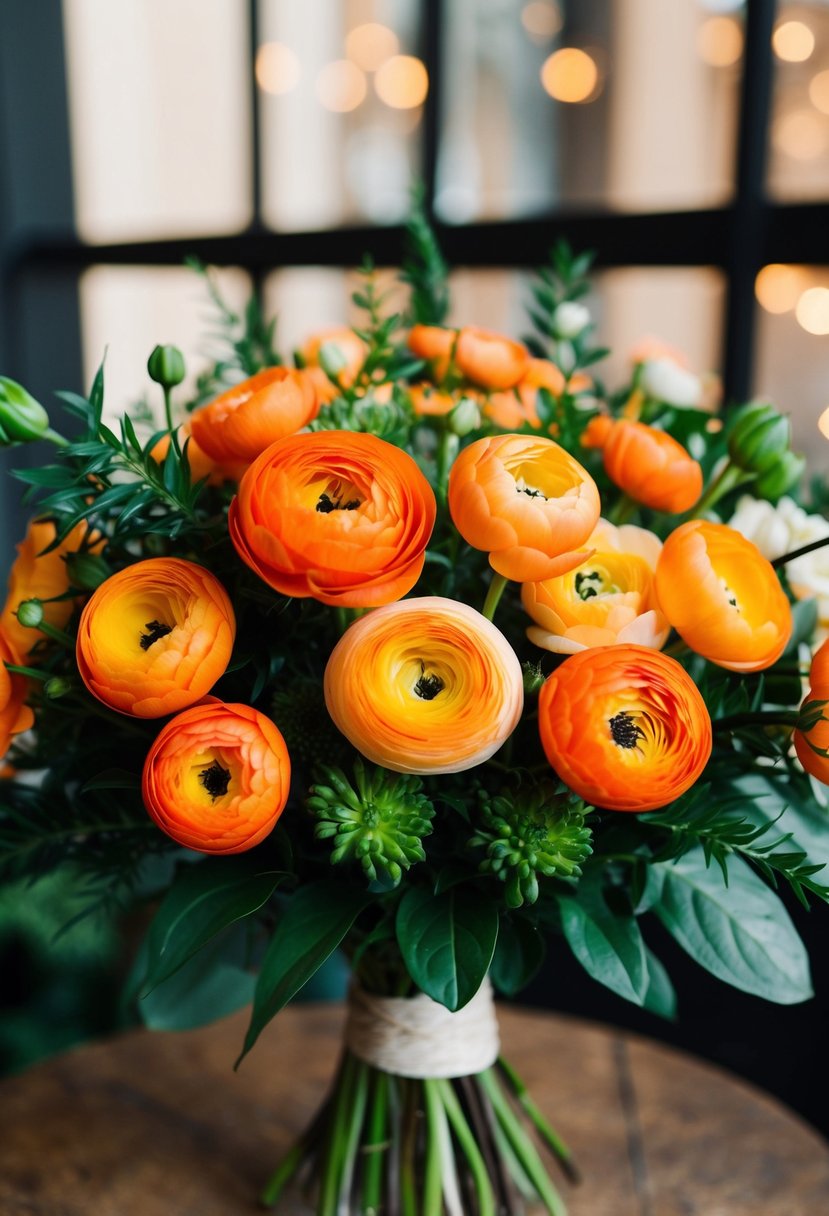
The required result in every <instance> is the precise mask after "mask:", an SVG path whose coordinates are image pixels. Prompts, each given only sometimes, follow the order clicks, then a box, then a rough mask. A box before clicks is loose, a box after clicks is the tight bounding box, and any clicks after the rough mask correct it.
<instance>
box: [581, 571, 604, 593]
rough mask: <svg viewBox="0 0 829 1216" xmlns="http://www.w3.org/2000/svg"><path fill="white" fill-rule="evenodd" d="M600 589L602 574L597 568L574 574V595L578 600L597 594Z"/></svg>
mask: <svg viewBox="0 0 829 1216" xmlns="http://www.w3.org/2000/svg"><path fill="white" fill-rule="evenodd" d="M601 589H602V576H601V575H600V574H599V572H598V571H597V570H590V571H589V572H588V573H586V574H577V575H576V595H577V596H578V597H579V599H580V600H589V599H591V598H592V597H593V596H594V595H598V594H599V592H600V591H601Z"/></svg>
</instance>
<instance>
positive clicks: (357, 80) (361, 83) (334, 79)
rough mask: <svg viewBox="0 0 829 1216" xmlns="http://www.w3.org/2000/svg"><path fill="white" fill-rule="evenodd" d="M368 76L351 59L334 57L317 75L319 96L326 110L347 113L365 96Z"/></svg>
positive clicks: (355, 107)
mask: <svg viewBox="0 0 829 1216" xmlns="http://www.w3.org/2000/svg"><path fill="white" fill-rule="evenodd" d="M367 87H368V86H367V85H366V78H365V75H364V74H363V72H361V71H360V69H359V68H358V67H357V65H356V63H352V62H351V60H350V59H334V60H333V61H332V62H331V63H327V64H326V65H325V67H324V68H322V69H321V71H320V74H319V76H317V97H318V98H319V99H320V101H321V102H322V104H323V105H324V106H325V108H326V110H333V111H334V112H335V113H337V114H347V113H348V112H349V111H350V110H356V109H357V106H358V105H359V104H360V102H361V101H363V99H364V98H365V95H366V90H367Z"/></svg>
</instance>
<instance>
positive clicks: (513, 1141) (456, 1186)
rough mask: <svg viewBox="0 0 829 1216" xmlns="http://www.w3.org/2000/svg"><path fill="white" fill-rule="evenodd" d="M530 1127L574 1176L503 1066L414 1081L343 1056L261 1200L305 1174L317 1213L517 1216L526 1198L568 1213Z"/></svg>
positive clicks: (551, 1212)
mask: <svg viewBox="0 0 829 1216" xmlns="http://www.w3.org/2000/svg"><path fill="white" fill-rule="evenodd" d="M525 1120H526V1122H525ZM533 1131H534V1132H535V1133H536V1134H537V1136H538V1139H539V1141H540V1143H541V1145H542V1147H544V1148H546V1149H548V1150H549V1151H550V1152H551V1154H552V1155H553V1156H554V1158H555V1159H556V1160H557V1161H558V1162H559V1164H560V1165H561V1166H562V1168H563V1169H564V1171H565V1172H566V1174H567V1175H568V1176H569V1177H570V1178H571V1179H576V1178H577V1173H576V1170H575V1168H574V1166H573V1164H572V1160H571V1157H570V1153H569V1150H568V1149H567V1148H566V1146H565V1145H564V1144H563V1143H562V1141H561V1139H560V1138H559V1136H558V1135H557V1134H556V1132H554V1131H553V1129H552V1128H551V1127H550V1125H549V1124H548V1122H547V1120H546V1119H545V1118H544V1116H543V1115H542V1114H541V1112H540V1111H539V1110H538V1108H537V1107H536V1106H535V1103H534V1102H533V1101H532V1099H531V1098H530V1097H529V1094H528V1093H527V1090H526V1087H525V1086H524V1083H523V1082H522V1081H521V1079H520V1077H518V1075H517V1074H516V1073H515V1071H514V1069H513V1068H512V1067H511V1066H510V1065H509V1064H507V1063H506V1062H505V1061H503V1060H500V1061H499V1062H498V1066H497V1068H495V1067H493V1068H489V1069H487V1070H486V1071H485V1072H482V1073H479V1074H477V1075H475V1076H468V1077H459V1078H456V1079H453V1080H446V1079H443V1078H427V1079H420V1078H409V1077H400V1076H392V1075H390V1074H388V1073H385V1072H382V1071H380V1070H379V1069H376V1068H374V1067H373V1066H372V1065H370V1064H367V1063H366V1062H365V1061H363V1060H360V1059H358V1058H357V1057H356V1056H354V1055H353V1054H352V1053H351V1052H350V1051H348V1050H346V1052H345V1053H344V1055H343V1060H342V1064H341V1067H340V1070H339V1073H338V1075H337V1079H336V1081H335V1084H334V1088H333V1091H332V1093H331V1094H330V1095H329V1097H328V1098H327V1099H326V1101H325V1103H324V1104H323V1106H322V1108H321V1110H320V1111H319V1113H318V1114H317V1116H316V1118H315V1119H314V1120H313V1122H312V1123H311V1125H310V1126H309V1127H308V1129H307V1130H306V1131H305V1132H304V1133H303V1134H302V1135H301V1136H300V1138H299V1139H298V1140H297V1142H296V1143H295V1144H294V1145H293V1146H292V1147H291V1149H290V1150H289V1151H288V1152H287V1153H286V1155H285V1156H284V1157H283V1159H282V1160H281V1161H280V1163H279V1165H278V1166H277V1168H276V1170H275V1171H274V1173H273V1175H272V1176H271V1178H270V1180H269V1181H268V1183H267V1185H266V1186H265V1187H264V1189H263V1191H262V1194H261V1202H262V1204H263V1205H264V1206H266V1207H273V1206H274V1205H275V1204H277V1202H278V1201H279V1199H280V1198H281V1196H282V1195H283V1193H284V1191H285V1188H286V1187H287V1186H288V1185H289V1184H290V1183H291V1182H294V1183H295V1182H296V1180H297V1179H298V1178H299V1177H300V1176H302V1175H303V1173H304V1172H305V1171H308V1172H309V1173H310V1174H311V1176H312V1177H313V1176H316V1177H318V1178H319V1189H318V1194H317V1197H316V1206H315V1207H314V1209H313V1210H314V1211H315V1212H316V1216H444V1214H446V1216H522V1214H523V1213H524V1212H525V1206H524V1204H525V1200H527V1201H529V1202H531V1203H539V1202H540V1203H541V1204H542V1205H543V1207H544V1209H545V1210H546V1212H547V1214H548V1216H566V1210H565V1207H564V1203H563V1201H562V1199H561V1197H560V1195H559V1193H558V1191H557V1190H556V1188H555V1186H554V1185H553V1182H552V1179H551V1178H550V1176H549V1174H548V1172H547V1168H546V1166H545V1165H544V1163H543V1161H542V1158H541V1156H540V1154H539V1152H538V1149H537V1147H536V1145H535V1144H534V1143H533V1138H532V1133H533Z"/></svg>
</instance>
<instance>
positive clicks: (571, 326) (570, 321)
mask: <svg viewBox="0 0 829 1216" xmlns="http://www.w3.org/2000/svg"><path fill="white" fill-rule="evenodd" d="M589 324H590V311H589V309H587V308H586V307H585V306H584V304H578V303H577V302H576V301H575V300H565V301H564V303H563V304H559V306H558V308H557V309H556V310H555V312H554V313H553V332H554V333H555V335H556V337H557V338H577V337H578V336H579V334H580V333H581V332H582V331H583V330H585V329H586V328H587V326H588V325H589Z"/></svg>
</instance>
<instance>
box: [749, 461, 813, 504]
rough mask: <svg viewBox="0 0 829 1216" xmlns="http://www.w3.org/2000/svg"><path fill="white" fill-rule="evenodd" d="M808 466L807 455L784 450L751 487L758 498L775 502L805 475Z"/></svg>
mask: <svg viewBox="0 0 829 1216" xmlns="http://www.w3.org/2000/svg"><path fill="white" fill-rule="evenodd" d="M805 467H806V457H805V456H800V455H798V453H797V452H782V453H781V454H780V455H779V456H778V457H777V459H776V460H775V461H774V462H773V463H772V464H771V465H769V467H768V468H767V469H764V470H763V472H762V473H761V474H760V476H759V477H758V478H757V480H756V481H755V482H754V484H753V486H752V487H751V491H752V493H753V494H756V495H757V497H758V498H767V499H769V500H770V501H771V502H775V501H776V500H777V499H778V498H781V497H782V496H783V495H784V494H787V493H788V492H789V490H791V489H792V488H793V487H794V486H796V485H797V483H798V482H799V481H800V478H801V477H802V476H803V470H804V468H805Z"/></svg>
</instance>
